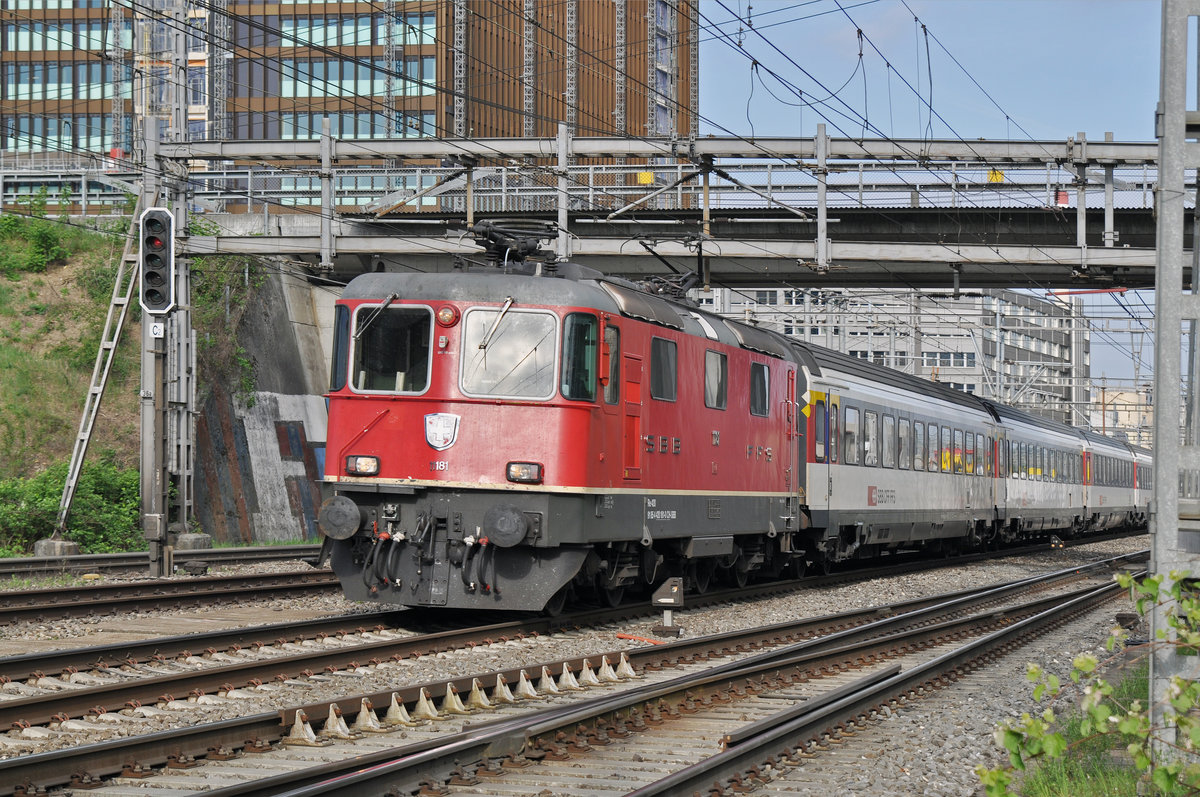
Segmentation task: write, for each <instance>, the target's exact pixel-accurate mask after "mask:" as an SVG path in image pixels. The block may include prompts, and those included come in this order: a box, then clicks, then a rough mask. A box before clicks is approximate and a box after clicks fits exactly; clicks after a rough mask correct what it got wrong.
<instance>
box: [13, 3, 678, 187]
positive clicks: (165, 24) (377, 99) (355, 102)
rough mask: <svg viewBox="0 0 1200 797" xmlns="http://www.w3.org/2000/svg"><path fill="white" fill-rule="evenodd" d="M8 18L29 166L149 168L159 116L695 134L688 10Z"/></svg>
mask: <svg viewBox="0 0 1200 797" xmlns="http://www.w3.org/2000/svg"><path fill="white" fill-rule="evenodd" d="M0 3H2V8H0V43H2V44H3V47H2V48H0V92H2V93H0V151H2V152H4V153H5V154H6V155H7V156H8V157H9V158H10V161H9V162H10V163H14V164H15V163H17V162H22V161H24V162H29V161H31V160H32V159H35V158H36V159H37V160H39V161H40V162H53V161H54V160H56V159H64V160H70V159H72V158H75V157H77V156H79V155H80V154H81V153H87V154H91V155H93V156H114V155H115V156H117V157H123V156H125V155H126V154H129V153H136V152H137V150H138V149H139V148H140V136H141V129H142V128H141V122H142V120H144V119H145V118H146V117H147V116H158V117H160V118H162V119H163V120H164V121H165V122H166V127H167V132H166V134H165V137H168V138H170V139H173V140H182V139H184V138H190V139H192V140H197V139H212V138H227V139H236V140H253V139H295V138H312V137H316V136H319V135H320V132H321V125H322V119H323V118H325V117H328V118H329V119H330V121H331V125H332V133H333V135H334V136H336V137H340V138H399V137H407V136H442V137H455V136H461V137H506V136H538V137H543V136H553V135H554V134H555V132H556V130H557V125H558V124H559V123H560V122H562V123H566V124H567V125H568V127H569V128H570V130H571V133H572V135H577V136H588V135H630V136H679V137H688V136H694V135H695V134H696V130H697V115H696V111H697V103H698V91H697V78H698V74H697V71H698V70H697V39H696V32H697V24H696V19H695V17H694V16H693V15H694V13H695V8H696V6H695V4H694V3H687V2H683V0H615V1H614V0H554V1H553V2H550V1H548V0H486V1H485V0H409V1H408V2H405V1H404V0H386V2H344V3H338V4H326V3H309V2H302V1H301V0H284V1H283V2H280V3H270V4H267V3H263V2H262V1H261V0H252V2H234V1H233V0H211V1H209V2H199V1H198V0H186V2H185V0H0ZM176 92H178V93H179V94H182V96H181V97H180V96H179V95H178V94H177V93H176ZM183 127H186V130H183V129H179V128H183ZM134 160H135V162H136V158H135V159H134Z"/></svg>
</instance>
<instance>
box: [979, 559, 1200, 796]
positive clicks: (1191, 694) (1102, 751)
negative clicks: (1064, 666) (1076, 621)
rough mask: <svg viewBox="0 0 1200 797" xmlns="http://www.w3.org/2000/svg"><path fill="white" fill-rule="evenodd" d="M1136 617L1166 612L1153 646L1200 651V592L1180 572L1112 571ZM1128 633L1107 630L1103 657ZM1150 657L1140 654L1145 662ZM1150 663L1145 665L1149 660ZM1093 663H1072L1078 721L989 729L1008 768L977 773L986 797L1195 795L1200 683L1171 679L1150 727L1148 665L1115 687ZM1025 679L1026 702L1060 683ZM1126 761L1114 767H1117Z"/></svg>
mask: <svg viewBox="0 0 1200 797" xmlns="http://www.w3.org/2000/svg"><path fill="white" fill-rule="evenodd" d="M1116 580H1117V581H1118V582H1119V583H1120V584H1121V586H1122V587H1124V588H1126V589H1128V590H1129V591H1130V594H1131V596H1132V598H1133V599H1134V601H1135V605H1136V608H1137V611H1138V613H1139V614H1142V615H1145V614H1146V612H1147V611H1149V610H1151V609H1152V608H1153V607H1155V606H1159V607H1163V608H1164V609H1165V610H1166V617H1167V625H1168V628H1166V629H1158V631H1157V639H1155V640H1154V641H1153V643H1152V644H1153V645H1155V646H1158V645H1172V646H1175V647H1177V648H1178V649H1179V653H1180V655H1191V656H1194V655H1196V652H1197V651H1200V592H1197V591H1196V582H1195V580H1194V579H1191V578H1190V577H1189V576H1188V574H1185V573H1174V572H1172V573H1171V574H1170V575H1169V576H1163V575H1162V574H1158V575H1153V576H1149V577H1146V578H1144V579H1141V580H1135V579H1134V578H1133V577H1132V576H1129V575H1126V574H1118V575H1117V576H1116ZM1126 638H1127V632H1125V631H1123V630H1122V629H1114V630H1113V633H1112V635H1111V636H1110V637H1109V639H1108V641H1107V644H1108V648H1109V650H1113V649H1114V648H1116V647H1117V646H1119V645H1124V643H1125V640H1126ZM1149 655H1150V654H1149V653H1147V657H1148V656H1149ZM1147 660H1148V658H1147ZM1099 668H1100V662H1099V660H1098V659H1097V657H1095V656H1092V655H1082V656H1077V657H1076V658H1075V660H1074V662H1073V668H1072V670H1071V673H1070V677H1071V680H1072V681H1074V682H1075V683H1076V684H1079V685H1080V688H1081V691H1082V694H1083V698H1082V700H1081V701H1080V706H1079V713H1078V715H1075V716H1072V717H1071V718H1070V719H1069V720H1068V721H1067V722H1066V723H1065V724H1063V725H1062V727H1061V729H1057V730H1056V726H1057V723H1058V718H1057V717H1056V716H1055V713H1054V711H1053V710H1052V709H1049V708H1047V709H1046V710H1045V711H1044V712H1043V713H1042V714H1041V715H1040V716H1038V717H1032V716H1030V715H1029V714H1024V715H1022V716H1021V718H1020V719H1019V720H1015V721H1010V722H1006V723H1003V724H1001V725H1000V727H999V728H998V729H997V731H996V738H997V740H998V741H999V742H1000V743H1001V744H1002V745H1003V746H1004V748H1005V749H1006V750H1007V751H1008V754H1009V766H1008V767H1001V768H996V769H986V768H984V767H979V768H978V769H977V770H976V771H977V773H978V775H979V777H980V780H981V782H982V783H983V785H984V789H985V791H986V792H987V794H988V795H989V797H1010V796H1011V795H1015V794H1018V793H1019V794H1022V795H1038V796H1039V797H1042V796H1050V795H1054V796H1057V795H1071V797H1081V796H1085V795H1127V794H1148V795H1180V794H1196V793H1197V792H1198V791H1200V763H1197V762H1196V758H1195V749H1196V746H1197V745H1198V744H1200V682H1198V681H1192V680H1188V679H1185V678H1181V677H1179V676H1175V677H1173V678H1172V680H1171V685H1170V688H1169V690H1168V692H1169V694H1168V696H1167V698H1166V699H1167V705H1165V706H1163V707H1162V709H1163V712H1162V713H1163V720H1164V724H1163V725H1161V726H1152V725H1151V720H1150V711H1149V709H1148V705H1149V687H1148V679H1147V675H1146V671H1147V669H1148V665H1147V666H1143V667H1142V668H1141V669H1140V670H1137V671H1135V672H1134V673H1132V674H1131V675H1130V676H1129V677H1126V678H1123V679H1122V680H1121V681H1120V683H1119V684H1117V685H1115V686H1114V685H1113V684H1112V683H1110V682H1109V681H1108V680H1107V679H1105V678H1104V677H1102V676H1101V674H1100V672H1099ZM1027 677H1028V678H1029V680H1030V681H1031V682H1033V683H1034V684H1035V687H1034V691H1033V696H1034V699H1035V700H1041V699H1042V697H1043V696H1045V695H1050V696H1057V695H1058V694H1059V693H1060V691H1061V690H1060V683H1059V679H1058V678H1057V677H1056V676H1054V675H1053V674H1052V673H1048V672H1046V671H1044V670H1043V669H1042V668H1041V667H1039V666H1037V665H1033V664H1031V665H1029V668H1028V672H1027ZM1122 760H1123V761H1125V762H1126V763H1124V764H1121V763H1120V761H1122ZM1030 762H1037V764H1038V766H1037V768H1036V770H1035V771H1033V772H1030V773H1029V774H1027V775H1026V776H1025V777H1024V780H1023V782H1021V788H1020V791H1019V792H1018V791H1014V782H1015V780H1016V777H1015V776H1016V772H1018V771H1025V770H1026V767H1027V766H1028V764H1029V763H1030Z"/></svg>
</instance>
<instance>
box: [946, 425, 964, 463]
mask: <svg viewBox="0 0 1200 797" xmlns="http://www.w3.org/2000/svg"><path fill="white" fill-rule="evenodd" d="M958 442H959V444H960V445H961V444H962V432H959V433H958ZM953 444H954V430H952V429H951V428H950V427H949V426H943V427H942V473H950V472H951V471H950V467H951V465H952V463H953V460H954V449H953V448H952V446H953ZM959 470H962V467H961V466H960V467H959Z"/></svg>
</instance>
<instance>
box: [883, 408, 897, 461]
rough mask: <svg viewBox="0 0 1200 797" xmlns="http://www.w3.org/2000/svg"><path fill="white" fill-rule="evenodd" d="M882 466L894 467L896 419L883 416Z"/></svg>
mask: <svg viewBox="0 0 1200 797" xmlns="http://www.w3.org/2000/svg"><path fill="white" fill-rule="evenodd" d="M883 467H885V468H894V467H896V419H895V418H893V417H892V416H891V415H884V416H883Z"/></svg>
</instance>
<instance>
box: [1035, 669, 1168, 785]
mask: <svg viewBox="0 0 1200 797" xmlns="http://www.w3.org/2000/svg"><path fill="white" fill-rule="evenodd" d="M1149 670H1150V665H1149V662H1147V661H1143V662H1142V663H1141V664H1140V665H1139V666H1138V667H1137V668H1135V669H1134V670H1132V671H1130V672H1127V673H1125V674H1124V675H1123V677H1122V678H1121V680H1120V681H1119V682H1118V683H1116V684H1115V685H1114V686H1113V692H1112V694H1111V695H1109V696H1106V697H1105V698H1104V699H1103V702H1104V704H1106V705H1107V706H1108V708H1109V710H1110V711H1112V713H1113V715H1115V714H1117V713H1119V712H1123V711H1125V710H1127V709H1128V708H1129V707H1130V706H1132V705H1133V704H1134V702H1135V701H1139V700H1140V701H1142V702H1143V703H1145V701H1146V698H1147V695H1149V693H1150V691H1149V690H1150V685H1149ZM1085 727H1088V731H1087V732H1085V731H1084V728H1085ZM1062 735H1063V739H1064V740H1065V741H1066V743H1067V747H1066V749H1065V751H1064V753H1063V756H1062V757H1061V758H1052V759H1049V760H1046V761H1043V762H1042V763H1041V764H1040V766H1038V767H1037V768H1036V769H1033V770H1031V771H1030V772H1029V773H1028V774H1027V775H1026V776H1025V778H1024V780H1023V781H1022V784H1021V793H1022V794H1023V795H1026V797H1082V796H1083V795H1091V797H1110V796H1111V797H1124V795H1128V794H1136V793H1137V790H1138V782H1139V781H1141V779H1142V773H1141V772H1139V771H1138V770H1136V769H1134V768H1133V765H1132V764H1133V762H1132V760H1131V759H1130V758H1129V756H1128V754H1127V753H1126V750H1125V742H1124V741H1123V740H1122V739H1121V738H1120V737H1119V735H1117V734H1111V733H1108V734H1101V733H1092V732H1091V728H1090V727H1089V721H1088V718H1087V716H1085V715H1084V714H1081V713H1073V714H1072V715H1071V717H1070V718H1069V719H1068V720H1067V721H1066V723H1065V725H1064V726H1063V729H1062Z"/></svg>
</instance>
